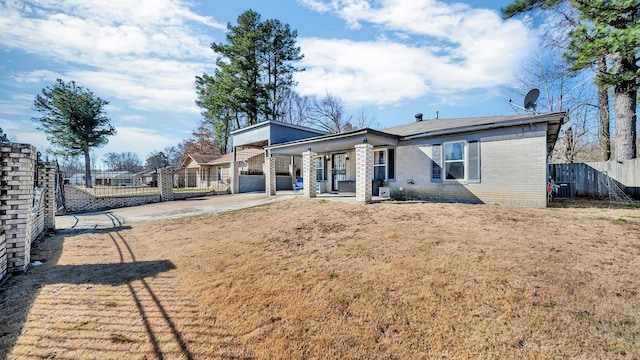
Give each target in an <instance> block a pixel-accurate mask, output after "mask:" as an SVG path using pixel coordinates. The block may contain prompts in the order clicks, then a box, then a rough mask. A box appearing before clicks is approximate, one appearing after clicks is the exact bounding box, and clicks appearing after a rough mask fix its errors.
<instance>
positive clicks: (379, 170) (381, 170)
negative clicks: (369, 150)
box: [373, 149, 387, 180]
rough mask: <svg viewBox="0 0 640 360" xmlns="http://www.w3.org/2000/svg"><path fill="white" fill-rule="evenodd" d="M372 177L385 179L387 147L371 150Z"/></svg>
mask: <svg viewBox="0 0 640 360" xmlns="http://www.w3.org/2000/svg"><path fill="white" fill-rule="evenodd" d="M373 179H374V180H387V149H383V150H374V151H373Z"/></svg>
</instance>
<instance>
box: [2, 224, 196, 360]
mask: <svg viewBox="0 0 640 360" xmlns="http://www.w3.org/2000/svg"><path fill="white" fill-rule="evenodd" d="M129 228H130V227H128V226H127V227H125V226H119V227H114V228H110V229H91V230H82V231H75V230H74V231H63V232H62V233H61V234H60V235H56V236H52V237H49V238H46V239H44V240H43V241H41V242H39V243H37V244H34V245H35V246H34V249H33V251H32V253H33V255H32V261H41V262H42V263H43V265H42V266H38V267H32V268H31V269H30V270H29V271H28V272H27V273H22V274H18V275H16V276H13V277H11V278H9V280H8V281H7V282H6V283H5V284H3V285H2V286H0V309H2V311H0V329H2V330H1V331H0V359H3V358H7V357H8V355H9V353H10V351H11V350H12V348H13V347H14V346H15V345H16V343H17V342H18V340H19V338H20V337H21V336H23V335H22V334H23V333H24V330H29V331H27V332H30V333H31V335H30V336H32V337H33V336H34V340H35V341H33V343H28V346H29V347H33V349H34V351H35V353H37V352H38V351H40V352H47V351H50V352H52V353H51V355H52V356H53V357H55V355H56V350H55V349H54V350H52V349H47V347H46V346H43V345H41V344H40V342H39V341H37V340H39V338H47V339H48V340H49V341H54V342H56V344H59V343H61V342H62V339H56V337H55V336H54V335H51V334H49V333H47V332H46V329H33V330H32V329H23V328H24V326H25V323H26V321H27V318H28V316H29V314H30V313H32V312H35V313H38V314H40V313H42V316H41V317H49V316H60V315H62V316H61V317H62V319H60V321H61V322H63V323H64V322H68V323H69V322H70V323H73V321H76V320H77V319H72V318H70V316H65V315H64V314H65V311H66V310H69V311H70V313H71V314H77V313H81V312H82V307H83V306H85V307H86V306H87V304H86V301H87V300H86V299H85V300H84V301H85V302H84V303H83V302H82V301H81V300H79V299H78V297H80V295H84V296H86V294H79V292H80V291H81V290H82V289H77V290H74V291H77V293H76V294H77V295H78V296H75V295H74V293H73V292H72V293H71V294H70V295H62V293H58V294H55V293H56V292H57V291H58V290H59V289H63V288H65V284H73V285H83V284H86V285H89V286H88V287H87V288H86V289H90V288H91V285H110V286H113V287H118V286H122V285H126V287H127V289H128V293H129V295H130V298H131V299H130V300H132V301H133V303H134V304H135V308H136V309H137V312H138V314H137V315H138V316H139V319H140V320H141V321H142V324H143V325H144V328H145V331H146V334H147V337H148V339H149V342H150V343H151V345H152V347H153V352H154V354H155V356H156V358H158V359H163V358H165V354H164V353H163V351H162V349H161V346H160V342H159V340H158V333H160V332H164V333H167V331H166V330H167V329H168V330H169V332H170V333H171V337H172V338H173V341H175V342H176V343H177V344H178V346H179V348H180V350H179V351H180V357H181V358H186V359H193V358H194V356H193V354H192V352H191V351H190V350H189V349H188V347H187V345H186V342H185V341H184V339H183V337H182V335H181V334H180V332H179V331H178V330H177V328H176V326H175V323H174V321H173V320H172V319H171V316H170V314H169V313H168V311H167V310H166V309H165V307H164V306H163V304H162V303H161V301H160V299H159V297H158V295H157V294H156V292H154V290H153V289H152V287H151V286H150V285H149V282H148V281H147V280H146V279H147V278H150V277H155V276H157V275H159V274H161V273H163V272H166V271H169V270H172V269H175V266H174V264H173V263H172V262H171V261H169V260H155V261H137V259H136V256H135V254H134V252H133V250H132V249H131V247H130V245H129V243H128V242H127V240H126V239H125V238H124V237H123V236H122V234H121V231H122V230H127V229H129ZM79 233H97V234H106V235H108V238H109V240H110V241H111V243H112V244H113V246H115V248H116V250H117V254H118V256H119V260H120V262H119V263H106V264H82V265H57V264H58V262H59V259H60V256H61V253H62V249H63V245H64V243H65V239H67V238H69V237H72V236H75V235H77V234H79ZM103 241H104V240H103ZM107 241H108V240H107ZM134 283H135V284H134ZM140 284H141V285H142V286H140ZM48 285H58V286H56V287H55V289H54V290H53V291H49V292H48V293H47V294H41V289H42V288H44V287H45V286H48ZM49 289H50V288H49ZM114 293H115V291H114ZM114 293H111V294H109V293H108V292H107V293H104V292H102V293H98V296H97V297H98V298H99V299H101V301H107V302H106V303H103V304H101V305H100V304H99V305H98V306H103V307H104V306H105V305H104V304H106V307H116V308H117V307H118V301H124V302H128V301H129V300H127V299H126V298H124V299H123V298H121V297H120V298H118V296H117V295H114ZM94 297H95V295H94ZM40 298H43V299H42V301H41V300H40ZM110 298H113V299H111V300H109V299H110ZM150 300H151V301H150ZM36 301H38V302H39V303H42V305H41V306H40V308H37V309H36V308H34V303H35V302H36ZM95 305H96V304H89V306H95ZM92 310H93V309H92ZM100 310H104V308H98V311H95V312H94V313H95V314H97V315H98V316H97V317H98V321H102V320H103V319H102V317H101V315H100V314H101V312H102V313H106V312H107V311H106V310H105V311H100ZM53 314H55V315H53ZM65 317H66V318H65ZM94 317H95V315H94ZM122 317H127V318H131V319H132V321H135V318H136V316H135V315H133V314H126V315H125V314H123V315H122ZM150 318H152V319H153V320H155V323H154V324H152V323H151V322H150ZM158 319H161V320H163V322H164V324H165V326H162V327H161V330H159V331H154V326H155V327H156V328H158V321H157V320H158ZM104 321H105V322H107V323H109V322H114V319H113V317H112V318H110V319H109V318H108V319H105V320H104ZM45 325H46V326H45V327H50V326H51V324H45ZM132 325H133V324H132ZM74 329H75V328H74ZM34 333H35V334H34ZM86 334H88V335H90V334H91V333H90V332H87V333H86ZM83 336H84V335H83ZM114 339H115V340H118V341H119V340H122V339H125V340H123V341H126V337H125V336H121V335H112V341H114ZM165 341H166V337H165ZM45 343H46V342H45ZM63 349H64V350H65V352H66V351H68V350H70V349H68V348H63ZM71 350H77V349H71ZM104 350H108V349H104ZM122 356H125V357H126V353H123V354H122Z"/></svg>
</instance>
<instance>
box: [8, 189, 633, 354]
mask: <svg viewBox="0 0 640 360" xmlns="http://www.w3.org/2000/svg"><path fill="white" fill-rule="evenodd" d="M33 260H41V261H43V262H44V264H43V265H42V266H38V267H32V268H31V269H30V270H29V271H28V273H26V274H24V275H20V276H15V277H13V278H10V279H9V280H8V281H7V282H6V283H5V284H3V285H2V286H0V308H1V309H2V310H1V311H0V325H1V326H0V358H3V357H7V358H9V359H53V358H55V359H209V358H212V359H279V358H286V359H289V358H292V359H325V358H336V359H356V358H358V359H359V358H380V359H393V358H397V359H423V358H523V359H526V358H584V359H595V358H635V359H637V358H640V295H639V292H640V210H638V209H637V208H631V207H629V208H624V207H623V208H618V209H608V208H594V207H584V206H582V207H579V208H576V207H568V208H548V209H523V208H514V207H504V206H495V205H462V204H436V203H380V204H371V205H366V206H364V205H348V204H344V203H339V202H324V201H321V200H317V199H316V200H305V199H296V200H292V201H287V202H280V203H276V204H271V205H267V206H262V207H257V208H251V209H247V210H242V211H236V212H232V213H224V214H216V215H207V216H200V217H192V218H184V219H179V220H164V221H154V222H146V223H135V224H131V225H130V226H129V225H128V226H126V227H122V228H117V229H113V230H111V231H89V232H84V233H67V234H64V233H63V234H59V235H57V236H54V237H50V238H48V239H46V240H45V241H44V242H43V243H42V244H40V245H39V246H38V248H37V249H36V250H35V253H34V256H33Z"/></svg>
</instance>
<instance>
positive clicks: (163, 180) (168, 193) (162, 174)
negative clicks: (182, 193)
mask: <svg viewBox="0 0 640 360" xmlns="http://www.w3.org/2000/svg"><path fill="white" fill-rule="evenodd" d="M158 189H159V190H160V201H172V200H173V170H172V169H169V168H163V169H158Z"/></svg>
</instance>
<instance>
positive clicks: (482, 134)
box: [234, 112, 567, 207]
mask: <svg viewBox="0 0 640 360" xmlns="http://www.w3.org/2000/svg"><path fill="white" fill-rule="evenodd" d="M566 117H567V114H566V113H564V112H560V113H546V114H525V115H511V116H492V117H477V118H460V119H434V120H421V119H418V121H416V122H412V123H409V124H406V125H401V126H396V127H392V128H389V129H385V130H383V131H378V130H372V129H362V130H356V131H351V132H347V133H342V134H328V135H321V136H315V137H311V138H304V139H297V140H291V141H285V142H280V143H277V142H276V141H273V139H271V140H270V141H269V143H270V144H269V145H266V146H265V149H266V151H267V154H268V156H269V157H272V156H275V155H287V156H300V155H302V157H303V158H305V157H306V158H307V160H308V161H307V162H305V165H304V166H303V169H302V173H303V177H304V174H307V176H306V177H305V179H304V181H305V183H304V184H305V187H306V188H317V187H316V185H317V184H320V186H321V187H323V190H324V191H330V192H345V193H355V196H356V198H357V199H358V200H361V201H363V202H367V201H370V200H371V196H372V195H378V194H377V192H374V188H375V187H378V186H380V185H385V191H386V190H389V191H390V193H391V197H395V198H401V199H425V200H435V201H446V202H469V203H489V204H494V203H495V204H508V205H522V206H531V207H545V206H546V205H547V196H546V183H547V178H548V175H547V158H548V155H549V153H550V151H551V150H552V149H553V147H554V145H555V142H556V140H557V137H558V133H559V130H560V127H561V126H562V124H563V123H564V122H565V120H566ZM242 135H243V136H244V137H249V135H250V134H247V133H246V132H245V133H243V134H242ZM234 141H235V139H234ZM309 174H313V175H309ZM269 176H273V174H270V175H269ZM269 176H267V178H269ZM268 181H272V180H268ZM267 188H268V187H267ZM267 193H270V194H275V191H267ZM306 194H307V196H310V197H312V196H315V191H308V192H307V193H306Z"/></svg>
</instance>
